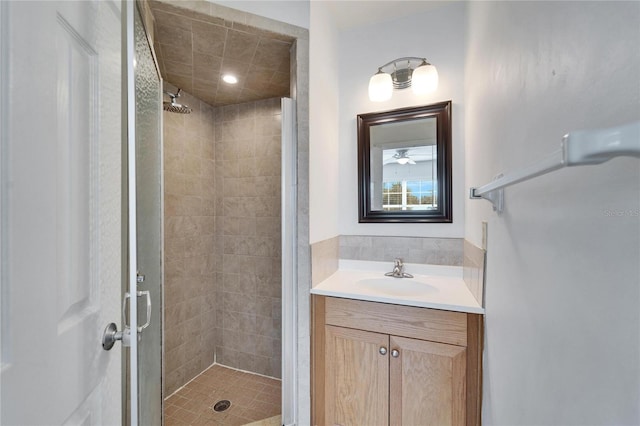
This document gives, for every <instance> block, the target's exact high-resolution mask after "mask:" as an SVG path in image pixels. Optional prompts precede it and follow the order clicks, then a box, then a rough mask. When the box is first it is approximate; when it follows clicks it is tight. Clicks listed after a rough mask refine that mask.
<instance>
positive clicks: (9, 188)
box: [0, 0, 122, 425]
mask: <svg viewBox="0 0 640 426" xmlns="http://www.w3.org/2000/svg"><path fill="white" fill-rule="evenodd" d="M0 9H1V10H0V20H1V22H0V34H1V35H0V48H1V53H2V55H1V58H2V59H1V62H0V73H1V80H0V91H1V93H0V94H1V95H2V96H1V97H0V118H1V121H0V123H1V126H0V136H1V145H0V149H1V150H0V155H1V162H0V182H1V195H2V196H1V198H0V200H1V203H2V206H1V207H2V217H1V222H0V224H1V228H0V231H1V232H0V242H1V248H2V251H1V260H2V264H1V266H2V273H1V277H2V280H1V292H0V294H1V297H2V299H1V318H2V322H1V329H2V330H1V331H2V334H1V342H2V346H1V351H0V352H1V359H0V361H1V364H2V366H1V368H2V369H1V373H0V374H1V375H0V380H1V381H2V393H1V396H0V398H1V404H0V407H1V408H0V410H1V411H0V423H1V424H3V425H13V424H18V425H27V424H29V425H36V424H47V425H60V424H73V425H75V424H83V425H90V424H91V425H110V424H120V423H121V420H122V417H121V416H122V408H121V374H122V373H121V356H122V353H121V345H119V344H118V345H116V346H115V347H114V349H113V350H111V351H109V352H107V351H104V350H103V349H102V346H101V339H102V332H103V330H104V327H105V325H106V324H107V323H109V322H116V323H118V324H120V323H121V313H120V308H119V306H120V298H121V294H120V293H121V279H122V271H121V263H122V262H121V248H122V239H121V232H122V229H121V205H122V204H121V185H122V177H121V173H122V172H121V170H122V166H121V144H122V142H121V141H122V137H121V53H120V52H121V4H120V2H114V1H110V0H106V1H78V2H65V1H42V2H21V1H11V2H6V1H2V2H0Z"/></svg>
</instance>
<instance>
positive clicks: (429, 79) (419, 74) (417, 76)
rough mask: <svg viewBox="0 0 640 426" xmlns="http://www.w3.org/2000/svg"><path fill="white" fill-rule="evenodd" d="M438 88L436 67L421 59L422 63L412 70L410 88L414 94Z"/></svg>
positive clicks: (433, 90) (421, 93)
mask: <svg viewBox="0 0 640 426" xmlns="http://www.w3.org/2000/svg"><path fill="white" fill-rule="evenodd" d="M437 88H438V71H437V70H436V67H434V66H433V65H431V64H429V63H427V61H423V62H422V65H420V66H419V67H418V68H416V69H415V70H413V74H412V75H411V89H412V90H413V93H415V94H416V95H424V94H426V93H431V92H435V90H436V89H437Z"/></svg>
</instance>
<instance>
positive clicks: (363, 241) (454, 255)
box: [340, 235, 463, 266]
mask: <svg viewBox="0 0 640 426" xmlns="http://www.w3.org/2000/svg"><path fill="white" fill-rule="evenodd" d="M462 251H463V240H462V238H421V237H386V236H370V235H366V236H364V235H340V259H352V260H375V261H382V262H393V259H394V258H396V257H399V258H402V259H403V260H404V262H406V263H426V264H430V265H451V266H462V257H463V254H462Z"/></svg>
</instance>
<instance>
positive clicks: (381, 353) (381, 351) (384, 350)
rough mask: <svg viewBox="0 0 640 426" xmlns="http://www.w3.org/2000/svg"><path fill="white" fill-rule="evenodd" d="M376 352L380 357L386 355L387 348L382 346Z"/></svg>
mask: <svg viewBox="0 0 640 426" xmlns="http://www.w3.org/2000/svg"><path fill="white" fill-rule="evenodd" d="M378 352H380V355H386V354H387V348H385V347H384V346H380V349H379V350H378Z"/></svg>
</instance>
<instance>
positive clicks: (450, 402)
mask: <svg viewBox="0 0 640 426" xmlns="http://www.w3.org/2000/svg"><path fill="white" fill-rule="evenodd" d="M394 350H395V351H397V356H394V355H396V352H394ZM389 353H390V354H391V355H392V356H391V357H390V362H389V364H390V366H389V368H390V372H389V393H390V406H389V410H390V413H389V414H390V417H389V423H390V424H391V425H393V426H396V425H397V426H399V425H405V426H408V425H411V426H418V425H420V426H422V425H424V426H427V425H434V426H444V425H455V426H458V425H460V426H461V425H464V424H465V421H466V419H465V405H466V404H465V381H466V378H465V370H466V349H465V348H464V347H461V346H454V345H447V344H444V343H435V342H428V341H423V340H417V339H407V338H403V337H396V336H391V338H390V350H389Z"/></svg>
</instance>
